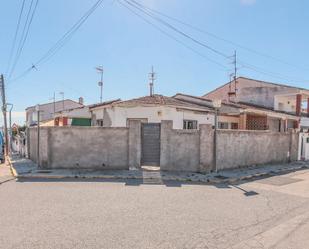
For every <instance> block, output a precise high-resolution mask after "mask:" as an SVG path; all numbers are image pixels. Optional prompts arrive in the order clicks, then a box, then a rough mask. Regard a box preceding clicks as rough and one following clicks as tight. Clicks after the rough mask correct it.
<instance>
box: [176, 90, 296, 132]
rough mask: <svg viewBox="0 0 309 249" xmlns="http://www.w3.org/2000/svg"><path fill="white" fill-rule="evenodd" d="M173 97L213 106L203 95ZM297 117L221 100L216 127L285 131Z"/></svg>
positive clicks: (179, 94) (181, 94) (180, 94)
mask: <svg viewBox="0 0 309 249" xmlns="http://www.w3.org/2000/svg"><path fill="white" fill-rule="evenodd" d="M173 98H176V99H179V100H182V101H186V102H189V103H194V104H198V105H204V106H208V107H212V106H213V101H212V100H209V99H205V98H203V97H196V96H191V95H188V94H183V93H177V94H176V95H175V96H173ZM298 119H299V118H298V117H297V116H296V115H292V114H288V113H283V112H281V111H275V110H272V109H270V108H266V107H260V106H257V105H253V104H243V103H235V102H232V101H226V100H223V101H222V105H221V107H220V108H219V112H218V128H219V129H241V130H271V131H277V132H279V131H281V132H285V131H287V129H288V128H293V126H294V122H297V120H298Z"/></svg>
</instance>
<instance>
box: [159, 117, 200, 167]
mask: <svg viewBox="0 0 309 249" xmlns="http://www.w3.org/2000/svg"><path fill="white" fill-rule="evenodd" d="M199 142H200V141H199V131H198V130H176V129H173V123H172V122H166V121H162V123H161V156H160V167H161V170H177V171H198V169H199V157H200V155H199V153H200V149H199V147H200V144H199Z"/></svg>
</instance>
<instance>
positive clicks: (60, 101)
mask: <svg viewBox="0 0 309 249" xmlns="http://www.w3.org/2000/svg"><path fill="white" fill-rule="evenodd" d="M63 101H70V102H74V103H76V104H78V105H80V106H84V105H83V104H81V103H78V102H77V101H74V100H72V99H65V100H58V101H55V102H48V103H45V104H39V106H40V107H41V106H45V105H53V104H54V103H55V104H56V103H62V102H63ZM35 107H36V105H33V106H29V107H27V108H26V110H28V109H31V108H35Z"/></svg>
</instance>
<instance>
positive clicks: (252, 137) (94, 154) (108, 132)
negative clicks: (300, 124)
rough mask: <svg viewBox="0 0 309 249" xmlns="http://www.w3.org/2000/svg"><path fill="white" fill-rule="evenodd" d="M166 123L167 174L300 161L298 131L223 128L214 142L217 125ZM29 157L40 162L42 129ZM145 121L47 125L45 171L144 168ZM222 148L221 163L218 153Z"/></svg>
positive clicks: (163, 159) (31, 134) (31, 138)
mask: <svg viewBox="0 0 309 249" xmlns="http://www.w3.org/2000/svg"><path fill="white" fill-rule="evenodd" d="M172 127H173V123H172V121H162V122H161V135H160V167H161V170H170V171H192V172H208V171H211V170H214V165H215V160H216V165H217V169H219V170H221V169H228V168H237V167H243V166H250V165H259V164H267V163H285V162H288V161H290V160H291V161H294V160H297V157H298V139H299V135H298V133H296V132H293V131H290V132H287V133H282V132H281V133H279V132H271V131H242V130H218V131H217V143H216V145H215V144H214V130H213V129H212V127H211V125H200V126H199V130H175V129H173V128H172ZM27 136H28V153H29V157H30V159H32V160H33V161H37V158H36V155H37V151H36V148H37V129H36V128H30V129H29V130H28V134H27ZM141 143H142V140H141V123H140V121H136V120H131V121H130V122H129V127H127V128H125V127H121V128H103V127H43V128H41V132H40V165H41V166H42V167H44V168H86V169H129V167H137V168H138V167H140V166H141V165H140V164H141V147H142V146H141ZM215 149H216V155H217V156H216V159H215V158H214V154H215V153H214V150H215Z"/></svg>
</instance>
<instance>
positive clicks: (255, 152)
mask: <svg viewBox="0 0 309 249" xmlns="http://www.w3.org/2000/svg"><path fill="white" fill-rule="evenodd" d="M297 141H298V134H297V133H279V132H269V131H229V130H219V131H218V136H217V155H218V157H217V167H218V169H219V170H220V169H229V168H238V167H243V166H251V165H259V164H268V163H286V162H288V161H289V159H290V158H289V155H291V160H296V159H297V148H298V145H297Z"/></svg>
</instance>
